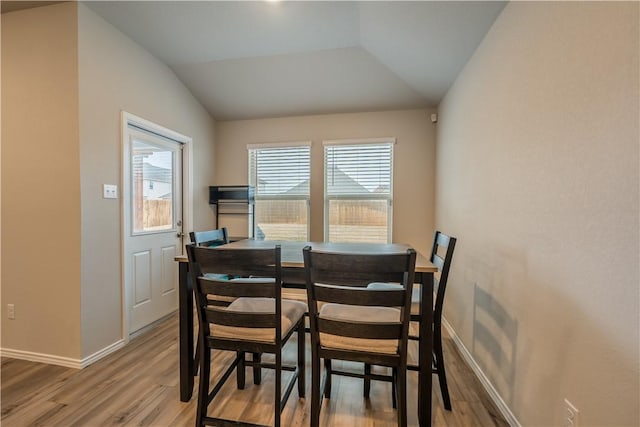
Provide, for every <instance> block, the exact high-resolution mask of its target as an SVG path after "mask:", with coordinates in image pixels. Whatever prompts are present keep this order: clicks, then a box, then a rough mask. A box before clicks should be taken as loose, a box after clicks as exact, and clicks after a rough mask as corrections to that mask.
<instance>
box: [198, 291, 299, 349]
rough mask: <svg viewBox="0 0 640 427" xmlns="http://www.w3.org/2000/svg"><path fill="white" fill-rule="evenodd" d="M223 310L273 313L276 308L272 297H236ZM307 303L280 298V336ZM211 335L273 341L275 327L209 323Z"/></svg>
mask: <svg viewBox="0 0 640 427" xmlns="http://www.w3.org/2000/svg"><path fill="white" fill-rule="evenodd" d="M225 310H229V311H241V312H247V313H274V312H275V310H276V307H275V300H274V299H273V298H244V297H242V298H238V299H236V300H235V301H233V302H232V303H231V304H230V305H229V307H227V308H226V309H225ZM306 311H307V304H305V303H302V302H300V301H289V300H282V317H281V325H282V336H283V337H284V336H285V335H286V334H287V333H289V331H290V330H291V328H293V327H294V326H295V325H296V323H298V321H299V320H300V319H301V318H302V316H304V314H305V313H306ZM210 327H211V336H212V337H215V338H228V339H239V340H243V341H258V342H268V343H273V342H275V329H273V328H243V327H234V326H224V325H215V324H211V325H210Z"/></svg>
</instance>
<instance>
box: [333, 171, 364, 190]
mask: <svg viewBox="0 0 640 427" xmlns="http://www.w3.org/2000/svg"><path fill="white" fill-rule="evenodd" d="M327 175H328V176H327V192H328V193H329V194H335V193H336V192H337V191H336V190H337V189H340V193H342V194H370V193H371V192H370V191H369V190H367V189H366V188H365V187H363V186H362V185H360V184H359V183H358V182H357V181H356V180H355V179H353V178H351V177H350V176H349V175H347V174H346V173H344V172H343V171H342V170H340V168H335V169H333V170H331V171H328V172H327Z"/></svg>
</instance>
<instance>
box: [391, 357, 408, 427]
mask: <svg viewBox="0 0 640 427" xmlns="http://www.w3.org/2000/svg"><path fill="white" fill-rule="evenodd" d="M393 370H394V372H395V375H394V376H395V379H396V381H397V383H398V384H397V386H396V393H397V395H398V427H407V369H406V367H402V366H401V367H400V368H399V369H398V368H393ZM394 382H395V381H394Z"/></svg>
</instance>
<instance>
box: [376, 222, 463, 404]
mask: <svg viewBox="0 0 640 427" xmlns="http://www.w3.org/2000/svg"><path fill="white" fill-rule="evenodd" d="M456 241H457V239H456V238H455V237H451V236H448V235H446V234H444V233H442V232H441V231H436V232H435V234H434V236H433V244H432V246H431V256H430V259H429V260H430V261H431V263H432V264H433V265H435V266H436V267H437V268H438V273H437V274H436V275H434V284H433V288H434V292H435V293H436V295H435V300H434V306H433V368H432V370H433V373H434V374H437V375H438V382H439V383H440V392H441V394H442V402H443V403H444V407H445V409H446V410H448V411H450V410H451V398H450V396H449V388H448V387H447V374H446V371H445V365H444V354H443V351H442V308H443V305H444V294H445V290H446V289H447V281H448V279H449V269H450V267H451V261H452V259H453V250H454V249H455V247H456ZM438 275H439V276H440V278H439V279H438V278H437V276H438ZM394 286H397V285H395V284H393V283H387V282H374V283H370V284H369V286H368V288H369V289H387V288H390V287H394ZM411 300H412V304H411V321H412V322H418V325H420V321H421V320H422V316H421V313H420V285H416V286H414V288H413V296H412V298H411ZM418 327H419V326H418ZM409 339H410V340H416V341H419V340H420V334H418V335H410V336H409ZM367 369H370V367H367ZM408 369H411V370H414V371H417V370H419V367H418V366H415V365H408Z"/></svg>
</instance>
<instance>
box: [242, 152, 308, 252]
mask: <svg viewBox="0 0 640 427" xmlns="http://www.w3.org/2000/svg"><path fill="white" fill-rule="evenodd" d="M310 153H311V150H310V146H309V145H308V144H304V145H292V146H281V145H277V146H264V147H261V146H249V183H250V184H251V185H254V186H255V197H256V233H255V234H254V235H255V236H256V238H258V239H260V238H263V239H267V240H300V241H306V240H308V235H309V231H308V223H309V179H310Z"/></svg>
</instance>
